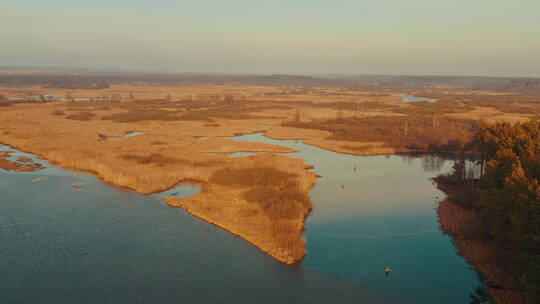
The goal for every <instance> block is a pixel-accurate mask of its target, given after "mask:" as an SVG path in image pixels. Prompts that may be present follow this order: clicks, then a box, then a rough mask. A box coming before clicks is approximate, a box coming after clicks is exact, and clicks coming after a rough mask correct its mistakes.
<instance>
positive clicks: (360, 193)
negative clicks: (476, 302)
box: [236, 134, 480, 304]
mask: <svg viewBox="0 0 540 304" xmlns="http://www.w3.org/2000/svg"><path fill="white" fill-rule="evenodd" d="M236 140H241V141H259V142H266V143H274V144H279V145H283V146H288V147H291V148H294V149H296V150H298V151H300V152H298V153H290V154H288V155H289V156H293V157H300V158H303V159H304V160H305V161H306V162H307V163H308V164H310V165H313V166H315V168H314V169H313V172H315V173H316V174H318V175H320V176H321V177H320V178H319V179H318V181H317V185H316V186H315V188H313V190H312V191H311V193H310V194H311V198H312V200H313V204H314V209H313V212H312V213H311V215H310V216H309V218H308V220H307V231H306V232H305V234H304V235H305V237H306V238H307V244H308V245H307V249H308V255H307V257H306V258H305V260H304V261H303V263H302V267H304V268H307V269H311V270H316V271H318V272H321V273H325V274H329V275H333V276H336V277H340V278H345V279H348V280H352V281H355V282H359V283H361V284H363V285H366V286H369V287H370V288H374V289H376V290H378V291H383V292H384V293H385V294H390V295H392V296H395V297H398V298H400V299H403V300H406V301H410V302H411V303H449V304H450V303H469V302H470V301H469V296H470V294H471V293H473V292H474V291H475V289H476V288H477V287H478V286H479V285H480V283H479V282H478V278H477V275H476V273H475V272H474V271H473V270H471V268H470V266H469V265H468V264H467V263H466V261H465V260H464V259H463V258H462V257H461V256H458V255H457V254H456V250H455V247H454V245H453V243H452V242H451V239H450V237H448V236H446V235H443V233H442V232H441V231H440V229H439V223H438V219H437V214H436V207H437V204H438V201H439V200H440V199H442V198H443V197H444V194H443V193H442V192H441V191H439V190H438V189H436V187H435V185H434V184H433V182H432V180H431V178H433V177H435V176H437V175H439V174H441V173H447V172H451V170H452V165H453V163H452V162H451V161H448V160H446V159H445V158H444V157H442V156H438V155H433V154H431V155H423V156H422V157H415V156H412V155H408V156H406V155H405V156H396V155H394V156H371V157H358V156H354V155H344V154H338V153H334V152H330V151H326V150H322V149H320V148H317V147H313V146H309V145H305V144H303V143H302V142H299V141H281V140H279V141H277V140H271V139H268V138H266V137H264V136H262V135H260V134H255V135H245V136H240V137H236ZM342 185H344V188H343V187H342ZM386 265H389V266H390V267H391V269H392V272H391V274H390V275H388V276H386V275H384V268H385V266H386Z"/></svg>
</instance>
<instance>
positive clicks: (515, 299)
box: [433, 176, 532, 304]
mask: <svg viewBox="0 0 540 304" xmlns="http://www.w3.org/2000/svg"><path fill="white" fill-rule="evenodd" d="M439 177H440V176H439ZM439 177H436V178H434V179H433V180H434V181H435V183H436V184H437V188H439V190H441V191H442V192H443V193H445V195H446V196H447V198H446V199H444V200H442V201H440V202H439V204H438V206H437V214H438V216H439V223H440V227H441V230H442V231H443V232H444V233H445V234H447V235H448V236H450V237H451V238H452V242H453V243H454V244H455V247H456V251H457V253H458V254H459V255H460V256H462V257H463V258H464V259H465V260H466V261H467V263H469V264H470V265H471V266H472V267H473V269H474V270H475V271H476V272H477V273H478V274H479V275H480V277H481V281H482V282H483V284H484V285H485V287H486V289H487V290H486V292H487V295H489V297H490V298H491V299H492V300H493V301H494V302H495V303H500V304H504V303H522V304H529V303H530V304H532V302H531V301H530V299H529V298H528V296H527V295H526V293H525V292H524V291H523V289H522V288H521V286H520V285H519V283H518V282H517V279H516V278H515V277H513V276H512V275H510V274H509V273H508V271H507V265H506V257H505V254H504V252H501V250H500V249H499V248H497V247H495V245H494V244H493V241H492V240H491V239H490V237H489V229H488V228H487V226H486V224H485V222H484V221H483V219H482V218H481V216H480V214H479V212H478V211H477V210H475V209H471V208H465V207H463V206H461V204H460V203H459V202H456V201H455V200H454V199H453V198H451V197H452V195H453V194H454V195H455V194H456V193H458V192H459V191H460V190H458V187H457V185H455V184H453V183H451V182H448V181H444V180H443V179H441V178H439ZM476 296H477V297H478V298H477V299H476V300H479V299H482V297H485V296H484V295H476ZM483 300H487V299H483Z"/></svg>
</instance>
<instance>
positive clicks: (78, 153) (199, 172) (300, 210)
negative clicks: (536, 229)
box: [0, 75, 540, 303]
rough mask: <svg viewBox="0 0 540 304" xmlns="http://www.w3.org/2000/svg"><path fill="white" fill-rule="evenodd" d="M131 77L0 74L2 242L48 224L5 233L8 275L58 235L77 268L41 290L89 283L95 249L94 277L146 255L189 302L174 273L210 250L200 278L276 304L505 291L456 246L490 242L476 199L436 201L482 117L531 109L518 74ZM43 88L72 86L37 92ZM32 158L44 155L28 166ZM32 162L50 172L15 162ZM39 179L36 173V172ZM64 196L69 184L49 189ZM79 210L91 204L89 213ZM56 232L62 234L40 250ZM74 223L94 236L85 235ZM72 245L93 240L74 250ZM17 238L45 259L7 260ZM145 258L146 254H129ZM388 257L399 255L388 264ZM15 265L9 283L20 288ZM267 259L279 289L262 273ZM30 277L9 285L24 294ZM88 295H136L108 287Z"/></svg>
mask: <svg viewBox="0 0 540 304" xmlns="http://www.w3.org/2000/svg"><path fill="white" fill-rule="evenodd" d="M137 77H141V78H136V80H133V79H127V80H126V78H124V77H117V78H115V77H112V76H107V77H105V76H92V77H81V76H69V77H65V76H51V75H49V76H43V77H36V76H34V75H33V76H25V75H17V76H10V77H6V76H1V75H0V85H1V86H0V96H3V97H4V98H3V99H4V101H2V106H1V107H0V142H1V143H3V144H5V145H9V146H3V148H2V151H5V152H1V153H2V154H0V155H1V157H0V165H1V166H2V169H3V171H1V174H3V176H4V177H5V178H4V179H3V181H2V187H3V188H4V189H5V190H3V191H2V197H3V198H5V199H3V202H6V201H8V202H17V204H16V205H17V206H15V207H14V206H13V205H12V204H4V205H3V208H5V214H12V215H13V217H12V219H10V221H9V222H8V223H7V224H6V226H5V227H6V228H7V229H5V230H4V229H3V230H4V231H6V232H4V233H6V239H9V240H14V239H15V238H16V237H15V235H16V234H18V233H24V234H28V235H32V231H33V230H32V229H34V228H32V227H35V229H43V230H45V231H49V230H50V233H47V234H46V235H44V236H43V237H44V238H43V239H42V238H38V241H37V244H32V242H31V241H30V239H25V238H23V239H21V240H19V241H16V242H14V243H13V245H12V246H11V247H10V251H9V253H8V255H7V256H8V259H6V260H5V263H6V264H5V265H3V266H6V267H8V266H9V267H10V268H9V269H13V272H14V268H13V267H15V266H13V265H19V266H20V265H23V264H25V263H28V265H33V264H32V262H31V261H33V260H37V259H44V260H47V259H48V258H47V257H48V256H49V255H50V254H52V253H53V252H56V251H62V249H61V248H68V249H66V251H65V252H64V253H63V254H64V255H65V256H62V257H61V258H65V259H68V256H70V255H74V257H73V258H72V261H71V262H70V263H69V265H68V269H69V271H70V273H71V274H70V273H67V274H65V275H62V276H60V277H58V280H59V281H58V282H62V283H58V284H61V285H62V286H64V287H65V288H62V289H60V290H56V291H43V292H45V293H46V294H48V295H49V296H50V297H51V299H56V298H64V297H65V296H66V295H67V293H68V292H69V288H82V287H80V286H78V287H77V286H72V287H69V286H71V285H70V284H67V283H65V282H67V281H69V280H72V279H73V278H77V280H81V281H80V282H86V283H84V284H87V283H88V282H87V281H85V279H84V278H81V277H79V276H77V275H76V273H80V272H85V271H89V270H88V267H90V265H91V264H96V263H97V265H99V267H101V268H102V269H107V270H103V271H101V272H92V273H93V275H106V276H110V277H111V278H115V280H116V279H123V280H125V281H124V282H123V283H116V284H119V285H118V286H119V288H121V289H122V288H127V286H141V285H140V284H142V283H141V282H139V281H138V280H137V279H136V277H130V278H129V279H126V276H127V271H128V270H127V269H132V268H133V267H135V268H137V269H140V270H137V272H138V271H140V273H139V275H140V276H146V279H147V280H148V279H150V280H152V278H154V280H155V281H156V283H155V285H153V288H154V289H153V290H155V291H156V292H163V291H164V290H169V293H167V294H168V295H163V297H164V298H163V300H164V301H168V300H170V299H173V298H174V299H183V300H184V301H189V300H190V299H191V298H189V296H188V295H185V294H182V295H180V294H178V293H176V292H173V291H171V290H172V288H173V287H172V286H174V285H175V284H179V285H182V284H183V285H185V284H187V283H186V282H185V280H187V277H186V275H185V274H180V272H181V271H187V272H188V273H190V274H191V276H192V277H191V278H192V279H194V280H197V281H199V280H200V281H201V282H203V281H206V280H208V279H209V277H213V275H209V272H202V273H200V274H198V275H194V273H195V272H197V271H200V269H199V270H196V269H198V268H197V267H202V266H201V265H203V264H204V265H205V266H204V267H203V269H208V270H210V269H213V271H212V272H213V273H214V274H216V277H215V278H214V277H213V278H212V279H210V281H209V284H218V281H217V280H218V279H219V278H224V277H227V278H229V279H227V280H229V281H230V282H228V284H230V285H228V288H230V289H231V290H233V291H234V294H236V295H238V293H242V287H240V285H241V283H240V282H244V280H245V281H251V283H250V284H248V286H251V288H253V289H252V291H251V292H246V293H245V296H246V299H255V298H258V297H259V296H262V295H264V296H265V297H268V301H269V302H273V301H274V302H275V301H278V302H280V301H281V300H283V299H285V298H287V297H288V296H290V293H291V292H294V291H293V290H295V288H301V289H302V290H304V291H308V290H309V294H308V292H306V293H305V294H303V295H298V297H299V299H300V300H301V301H315V302H321V301H324V299H330V298H329V297H335V296H336V294H339V296H338V298H339V299H340V301H339V302H354V301H368V302H370V301H371V302H377V303H384V302H388V303H398V302H412V303H433V302H439V303H464V302H467V301H468V299H469V298H470V297H473V298H474V299H481V300H482V301H484V300H485V301H488V299H489V300H493V299H494V300H496V301H498V302H500V303H504V301H502V300H499V299H501V296H500V295H501V294H502V293H501V292H498V290H500V289H497V288H496V286H494V285H493V283H492V282H493V279H491V278H489V276H490V271H488V270H486V269H487V268H486V267H484V266H482V265H481V264H479V262H478V260H479V259H478V258H477V257H475V256H474V252H473V251H471V250H469V251H467V249H466V248H467V247H466V245H463V244H465V243H467V241H464V239H465V240H467V239H468V238H470V237H472V236H475V237H476V236H478V235H481V237H482V240H483V241H484V242H488V241H489V240H490V232H489V227H488V223H486V222H483V220H481V219H480V217H481V216H480V213H479V209H478V210H477V209H474V208H472V207H471V206H469V209H466V208H465V209H460V208H462V207H459V206H458V205H455V204H453V203H452V202H451V201H461V200H463V199H461V198H453V197H450V198H449V199H448V200H445V197H446V195H445V192H447V191H446V188H444V185H443V184H442V182H440V181H441V178H440V177H439V178H437V177H438V176H443V175H445V174H446V175H448V174H452V172H455V171H456V168H459V166H458V165H459V164H461V161H462V158H460V155H472V156H475V157H478V150H475V149H474V148H473V145H472V143H473V142H474V139H475V138H478V130H483V129H482V128H485V126H489V125H491V124H493V123H495V122H499V121H506V122H512V123H513V122H518V123H519V122H527V121H535V119H537V118H538V115H539V114H540V105H539V103H540V99H539V97H540V92H539V91H538V90H535V89H530V88H529V87H527V89H523V88H521V87H519V86H518V85H517V83H519V81H525V80H512V82H508V80H506V79H489V78H488V79H483V78H480V79H476V80H475V81H473V82H472V83H471V81H470V80H467V82H465V83H463V84H455V83H452V85H449V84H447V83H446V85H445V86H444V87H442V88H440V87H436V86H435V87H434V86H432V85H431V84H429V83H431V82H432V81H433V79H430V78H426V79H425V80H423V81H422V80H415V81H416V82H415V84H414V85H407V84H404V83H403V79H405V80H406V79H407V78H406V77H404V78H400V81H399V82H397V81H396V82H392V81H391V80H388V81H389V82H388V84H387V85H385V86H381V85H380V84H373V83H371V81H366V80H365V79H362V80H357V81H355V82H354V83H351V80H350V79H342V80H339V79H332V80H328V79H324V78H323V79H318V78H311V77H310V78H301V77H299V78H297V79H294V81H291V79H290V78H287V77H284V78H283V79H281V78H280V77H275V78H272V79H271V80H269V79H268V78H265V77H260V76H251V77H247V76H246V78H245V79H244V82H240V81H234V77H233V78H232V79H233V80H231V79H222V78H219V76H213V77H216V78H214V79H213V80H212V83H211V84H209V83H208V81H209V80H208V79H206V78H205V79H200V78H199V77H200V76H189V77H192V78H189V77H188V76H186V75H182V76H171V75H167V76H163V77H164V78H165V80H164V79H163V77H157V76H152V75H150V76H149V75H144V76H137ZM169 77H170V79H169ZM175 77H176V78H175ZM186 77H187V78H188V79H189V81H186V80H185V79H184V78H186ZM53 79H54V81H53ZM141 79H144V80H145V82H146V83H141ZM246 79H249V83H247V84H246V83H245V82H247V80H246ZM183 81H184V82H185V83H184V82H183ZM436 81H439V82H441V83H442V84H445V82H446V81H447V80H445V79H444V78H436ZM527 81H528V80H527ZM98 82H99V83H100V85H97V83H98ZM63 83H65V84H63ZM104 84H106V85H104ZM510 85H514V86H515V87H511V86H510ZM52 94H55V95H56V96H69V97H70V98H69V99H65V100H64V99H62V100H46V99H36V98H35V96H50V95H52ZM25 97H26V98H25ZM83 98H87V99H83ZM491 100H492V101H493V102H492V103H490V102H489V101H491ZM400 101H403V102H400ZM23 152H27V153H31V154H29V155H27V154H21V153H23ZM419 153H420V154H419ZM12 155H18V157H19V158H14V156H12ZM21 155H25V156H24V157H23V156H21ZM29 156H31V157H32V159H35V157H39V158H40V160H36V161H37V162H35V164H34V163H33V162H29V161H27V159H25V157H29ZM21 157H22V158H21ZM43 160H47V161H48V162H47V163H44V161H43ZM476 162H477V160H475V159H468V160H467V164H468V165H467V166H470V167H471V168H476V169H474V170H477V171H478V170H480V169H478V168H477V166H476V165H475V163H476ZM42 166H45V167H47V168H45V169H43V168H42ZM26 167H31V168H33V169H42V170H37V171H33V170H20V168H23V169H24V168H26ZM13 169H14V171H12V170H13ZM10 170H11V171H10ZM47 170H49V171H47ZM72 170H74V171H72ZM20 171H33V172H20ZM50 171H54V172H55V174H52V175H50V174H51V173H50ZM79 172H84V173H79ZM472 176H473V179H475V178H476V179H478V178H479V176H478V174H476V175H475V174H472ZM38 178H39V179H43V180H42V182H40V183H36V184H29V183H28V181H32V180H35V179H38ZM434 178H437V179H435V181H437V182H439V185H437V183H436V182H435V181H434V180H432V179H434ZM79 179H82V180H83V181H84V182H83V185H80V184H78V183H77V180H79ZM68 184H69V185H72V184H76V185H77V187H66V185H68ZM438 187H440V188H441V189H442V190H443V191H444V192H442V191H441V190H439V189H438ZM15 189H18V190H15ZM22 189H27V190H26V191H25V190H22ZM40 193H45V194H44V195H43V197H40ZM62 193H69V195H68V197H67V198H66V199H60V200H59V202H56V203H52V202H53V201H55V200H58V196H59V195H61V194H62ZM32 198H34V199H32ZM92 201H95V202H97V205H95V206H93V205H91V204H90V202H92ZM38 203H39V208H38V207H37V206H36V204H38ZM107 203H110V205H107ZM67 204H71V205H69V206H70V207H69V209H66V208H68V207H67V206H68V205H67ZM48 207H50V209H46V208H48ZM170 207H177V208H180V209H181V210H179V209H177V208H170ZM35 208H38V209H37V210H40V211H39V212H44V211H43V210H44V209H46V212H45V213H43V214H45V215H46V214H49V215H47V216H48V218H49V219H50V220H46V219H43V221H41V220H40V219H41V218H40V217H38V218H37V219H35V221H34V220H31V219H29V218H27V217H25V216H24V213H28V212H34V211H32V210H34V209H35ZM68 210H70V211H69V212H68ZM35 212H38V211H35ZM111 212H112V214H109V213H111ZM39 214H41V213H39ZM85 214H91V215H92V218H89V219H85V220H82V217H84V215H85ZM135 218H137V219H138V220H137V221H140V222H141V225H142V226H137V225H136V223H135V222H132V221H134V219H135ZM80 221H83V223H84V228H83V227H78V226H77V225H76V223H78V222H80ZM53 222H54V223H55V224H54V225H53V224H52V223H53ZM464 223H466V224H464ZM28 225H30V226H28ZM475 225H477V226H478V227H476V226H475ZM25 229H30V230H29V231H27V230H25ZM62 231H75V232H73V234H67V235H66V234H65V233H63V232H62ZM96 231H100V232H99V234H96ZM470 231H473V232H470ZM478 231H480V232H478ZM48 235H55V239H54V242H53V245H51V246H49V247H46V246H45V247H44V244H45V243H46V240H47V236H48ZM77 235H78V236H85V237H88V238H89V240H90V241H89V242H90V243H85V244H81V243H80V242H79V240H78V239H75V237H76V236H77ZM458 235H466V237H465V238H463V237H460V236H458ZM471 235H472V236H471ZM119 239H122V240H119ZM150 239H151V240H150ZM100 240H107V241H106V242H113V243H114V242H115V241H118V242H119V245H118V246H116V245H108V244H107V243H102V242H101V241H100ZM10 242H11V241H10ZM66 242H67V243H66ZM146 242H150V244H151V245H148V244H146ZM469 243H470V242H469ZM66 244H67V245H66ZM486 244H487V243H486ZM28 246H30V248H28ZM32 246H41V247H39V248H41V250H43V252H40V249H38V248H32ZM66 246H67V247H66ZM77 246H83V247H84V246H87V247H84V248H87V249H88V250H89V252H94V251H96V252H98V254H97V255H93V254H82V253H80V252H78V251H77V252H74V251H73V250H75V249H74V248H75V247H77ZM123 246H124V247H126V248H128V249H125V250H124V249H122V247H123ZM148 246H154V247H152V248H149V247H148ZM486 246H487V247H485V248H491V247H490V246H496V244H491V243H489V245H486ZM42 247H43V248H42ZM159 248H162V249H163V248H168V249H169V250H170V251H169V250H159ZM464 248H465V249H464ZM482 248H484V247H482ZM26 250H32V251H33V252H36V251H37V252H39V253H38V256H39V258H35V259H34V257H35V256H34V257H24V255H23V258H17V256H18V255H19V254H20V252H22V251H26ZM479 250H480V249H479ZM482 250H486V249H482ZM164 251H167V252H164ZM126 252H128V253H129V254H128V256H127V257H125V261H123V262H122V263H123V264H122V266H119V265H116V264H117V263H118V261H119V260H121V259H122V257H121V256H122V254H123V253H126ZM203 252H204V253H203ZM210 252H211V253H210ZM471 252H473V253H471ZM98 257H101V258H102V259H100V261H99V262H97V261H96V259H98ZM106 257H110V258H111V259H107V258H106ZM12 260H13V261H16V262H17V263H15V264H12V263H8V261H12ZM141 261H144V263H146V264H147V265H144V267H143V266H135V265H139V264H140V262H141ZM225 261H231V263H230V264H229V262H225ZM243 261H245V262H243ZM508 263H510V262H508ZM385 265H390V266H391V267H392V273H391V274H390V275H388V276H386V275H384V272H383V270H384V267H385ZM48 267H51V268H48ZM54 267H55V266H54V263H53V264H51V265H41V266H37V269H38V272H40V273H48V272H49V271H53V270H54ZM34 269H35V268H34ZM23 270H24V271H31V267H29V266H25V267H23ZM24 271H22V273H23V274H21V276H20V277H17V276H16V275H14V277H13V278H12V280H5V282H8V281H9V283H10V284H9V286H11V285H13V284H15V285H17V286H19V285H20V284H22V278H23V276H24ZM261 271H262V272H263V273H264V275H268V276H270V277H272V278H271V279H269V280H270V282H272V283H271V284H274V282H275V284H277V285H276V286H279V289H280V291H279V292H270V288H271V287H268V288H266V287H261V285H265V283H262V280H263V279H262V277H261V275H262V274H259V273H258V272H261ZM162 273H165V274H166V275H165V276H164V277H161V274H162ZM233 275H234V276H235V277H236V276H238V279H232V280H231V279H230V276H233ZM505 275H506V274H505ZM507 275H508V276H510V277H511V276H515V274H507ZM74 276H75V277H74ZM193 276H194V277H193ZM486 276H487V279H486V278H485V277H486ZM40 280H41V279H40V278H39V277H36V278H34V281H32V283H31V284H32V285H34V284H41V283H40V282H41V281H40ZM110 280H113V279H110ZM507 281H511V282H513V283H512V284H511V285H508V286H509V287H503V289H504V288H506V289H508V290H510V289H511V290H513V291H515V294H518V295H517V296H519V297H520V299H527V296H526V295H524V294H525V292H524V291H523V290H527V287H526V286H525V285H526V284H525V285H524V283H521V282H520V281H519V279H516V278H513V279H508V280H507ZM106 282H110V281H109V280H106ZM285 282H288V283H287V284H290V285H288V286H290V287H288V288H284V287H283V286H284V285H283V284H285ZM81 284H83V283H81ZM92 284H96V283H95V282H94V283H92ZM242 284H243V283H242ZM15 285H13V286H15ZM45 285H47V284H45ZM6 286H8V285H6ZM196 286H198V285H197V284H190V287H187V288H188V289H189V290H191V289H192V288H195V289H196ZM295 286H296V287H295ZM321 286H325V287H324V288H321ZM68 287H69V288H68ZM195 289H193V290H195ZM85 290H86V289H85ZM216 290H217V289H216ZM428 291H429V292H428ZM22 292H23V291H22V289H17V288H11V289H10V290H9V292H8V293H6V294H8V296H9V297H10V299H18V298H20V297H21V296H22ZM515 294H514V296H515ZM95 296H96V299H98V300H106V299H116V300H118V299H120V298H121V297H127V298H130V299H136V298H138V297H141V296H142V297H143V298H144V297H146V295H142V294H141V293H140V291H133V292H128V293H127V294H123V293H121V292H117V291H115V290H113V289H112V288H111V289H104V290H103V291H102V292H99V293H98V294H97V295H95ZM169 296H170V298H168V297H169ZM215 296H217V295H215V294H209V295H208V299H209V301H211V300H212V299H215V298H213V297H215ZM445 301H446V302H445ZM478 301H480V300H478ZM501 301H502V302H501ZM524 301H525V300H524Z"/></svg>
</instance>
